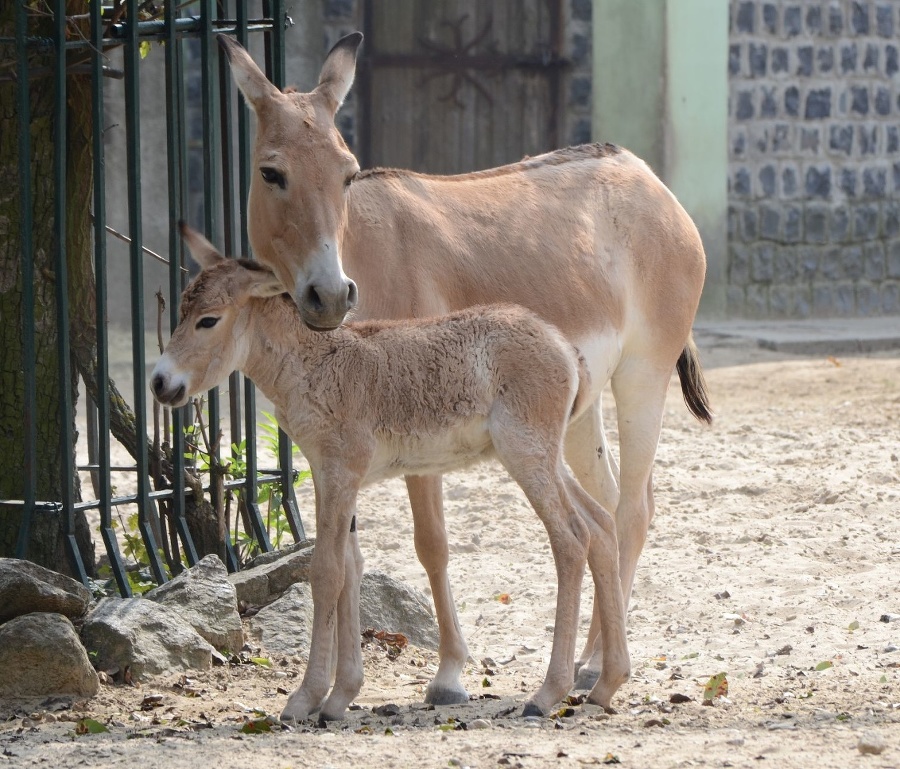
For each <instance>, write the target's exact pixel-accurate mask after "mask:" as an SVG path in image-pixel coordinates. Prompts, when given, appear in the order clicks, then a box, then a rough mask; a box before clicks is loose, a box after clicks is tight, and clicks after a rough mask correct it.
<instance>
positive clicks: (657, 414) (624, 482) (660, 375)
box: [578, 358, 674, 688]
mask: <svg viewBox="0 0 900 769" xmlns="http://www.w3.org/2000/svg"><path fill="white" fill-rule="evenodd" d="M673 367H674V366H673ZM671 376H672V368H666V367H665V366H661V365H659V364H657V363H654V362H652V361H647V360H639V359H636V358H633V359H631V360H630V361H628V362H627V363H626V364H623V365H622V366H620V367H619V368H618V369H617V370H616V373H615V374H614V375H613V380H612V384H613V393H614V394H615V398H616V411H617V418H618V423H619V460H620V464H621V471H620V476H621V491H620V495H619V504H618V506H617V507H616V514H615V519H616V534H617V539H618V548H619V576H620V578H621V581H622V599H623V603H624V608H625V611H626V613H627V611H628V603H629V600H630V598H631V589H632V586H633V585H634V574H635V571H636V569H637V563H638V558H640V555H641V551H642V550H643V548H644V542H645V541H646V539H647V531H648V529H649V528H650V521H651V520H652V519H653V514H654V511H655V506H654V501H653V483H652V470H653V459H654V457H655V456H656V447H657V445H658V443H659V434H660V431H661V429H662V415H663V408H664V406H665V400H666V390H667V389H668V385H669V379H670V378H671ZM602 660H603V650H602V640H601V637H600V636H599V635H598V636H597V637H596V638H595V640H594V646H593V649H592V653H591V657H590V660H588V661H587V662H586V663H585V664H584V666H583V667H582V668H581V670H580V671H579V675H578V687H579V688H582V687H584V688H587V687H588V686H590V685H591V683H592V681H594V682H596V680H597V678H598V677H599V675H600V671H601V669H602Z"/></svg>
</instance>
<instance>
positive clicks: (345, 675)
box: [321, 515, 363, 721]
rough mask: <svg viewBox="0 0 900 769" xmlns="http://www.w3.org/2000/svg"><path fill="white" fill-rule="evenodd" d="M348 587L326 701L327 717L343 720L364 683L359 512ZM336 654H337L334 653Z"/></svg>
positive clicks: (353, 529)
mask: <svg viewBox="0 0 900 769" xmlns="http://www.w3.org/2000/svg"><path fill="white" fill-rule="evenodd" d="M344 565H345V570H344V589H343V590H342V591H341V594H340V597H339V598H338V604H337V634H336V635H337V643H336V651H337V668H336V670H335V676H334V686H333V687H332V689H331V694H329V695H328V699H327V700H326V701H325V704H324V705H322V712H321V718H322V720H323V721H339V720H340V719H342V718H343V717H344V712H345V711H346V709H347V706H348V705H349V704H350V703H351V702H352V700H353V698H354V697H356V695H357V694H359V690H360V689H361V688H362V684H363V659H362V647H361V644H360V630H359V586H360V581H361V580H362V574H363V557H362V552H361V551H360V549H359V537H358V536H357V533H356V516H355V515H354V516H353V518H352V523H351V524H350V536H349V537H348V539H347V549H346V556H345V561H344ZM332 656H334V655H332Z"/></svg>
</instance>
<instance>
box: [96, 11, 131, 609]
mask: <svg viewBox="0 0 900 769" xmlns="http://www.w3.org/2000/svg"><path fill="white" fill-rule="evenodd" d="M101 11H102V8H101V6H100V3H96V2H94V3H91V4H90V17H91V44H92V46H93V51H92V56H91V123H92V124H91V142H92V147H91V149H92V152H93V156H94V159H93V162H94V275H95V283H96V303H97V307H96V310H97V315H96V324H97V407H96V408H97V432H96V437H97V464H98V466H99V471H98V473H97V481H98V494H97V496H98V498H99V503H100V534H101V536H102V537H103V543H104V544H105V545H106V554H107V555H108V556H109V563H110V566H111V568H112V572H113V577H114V578H115V580H116V585H117V586H118V588H119V593H120V594H121V595H122V596H125V597H129V596H130V595H131V585H130V583H129V582H128V575H127V574H126V572H125V566H124V564H123V562H122V556H121V554H120V553H119V543H118V540H117V539H116V534H115V530H114V529H113V523H112V505H111V503H110V500H111V499H112V485H111V483H110V470H109V468H110V464H111V462H110V448H109V334H108V331H107V326H106V310H107V294H106V179H105V177H104V174H105V168H106V166H105V162H104V144H103V121H104V109H103V60H104V58H105V57H104V54H103V21H102V16H101Z"/></svg>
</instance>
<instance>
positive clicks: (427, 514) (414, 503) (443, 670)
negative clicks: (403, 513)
mask: <svg viewBox="0 0 900 769" xmlns="http://www.w3.org/2000/svg"><path fill="white" fill-rule="evenodd" d="M406 487H407V489H408V491H409V504H410V507H411V508H412V514H413V530H414V532H415V533H414V535H413V536H414V538H415V543H416V554H417V555H418V556H419V562H420V563H421V564H422V566H423V567H424V569H425V573H426V574H427V575H428V582H429V583H430V584H431V595H432V598H433V599H434V609H435V613H436V614H437V622H438V628H439V630H440V647H439V649H438V655H439V657H440V664H439V665H438V671H437V674H436V675H435V677H434V680H432V682H431V683H430V684H429V685H428V689H427V690H426V692H425V702H427V703H429V704H431V705H454V704H458V703H462V702H468V701H469V695H468V693H467V692H466V690H465V688H464V687H463V685H462V682H461V681H460V676H461V675H462V671H463V667H464V666H465V664H466V659H468V656H469V650H468V649H467V648H466V642H465V640H464V639H463V635H462V630H460V627H459V619H458V618H457V616H456V606H455V605H454V603H453V595H452V594H451V592H450V582H449V580H448V579H447V564H448V563H449V560H450V550H449V548H448V546H447V529H446V527H445V525H444V505H443V497H442V495H441V476H439V475H428V476H423V475H408V476H406Z"/></svg>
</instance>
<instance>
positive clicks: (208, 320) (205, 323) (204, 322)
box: [197, 315, 219, 328]
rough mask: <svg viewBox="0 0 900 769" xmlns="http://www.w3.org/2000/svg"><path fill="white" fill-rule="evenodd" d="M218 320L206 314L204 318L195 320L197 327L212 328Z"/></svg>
mask: <svg viewBox="0 0 900 769" xmlns="http://www.w3.org/2000/svg"><path fill="white" fill-rule="evenodd" d="M218 322H219V319H218V318H214V317H212V316H211V315H207V316H206V317H205V318H200V320H198V321H197V328H212V327H213V326H215V325H216V323H218Z"/></svg>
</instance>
